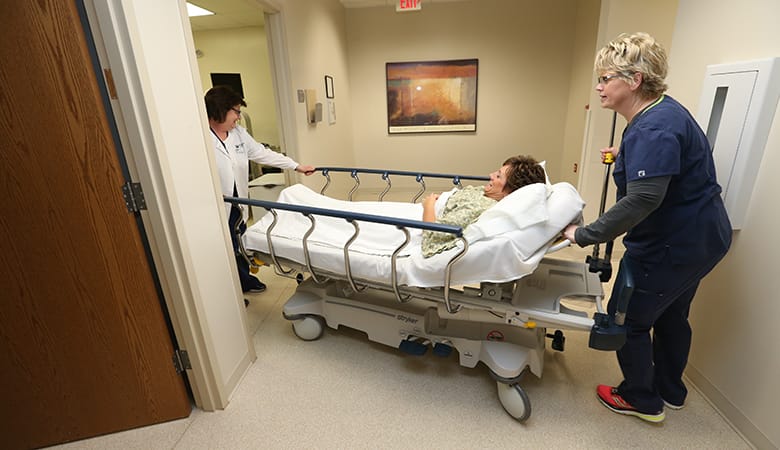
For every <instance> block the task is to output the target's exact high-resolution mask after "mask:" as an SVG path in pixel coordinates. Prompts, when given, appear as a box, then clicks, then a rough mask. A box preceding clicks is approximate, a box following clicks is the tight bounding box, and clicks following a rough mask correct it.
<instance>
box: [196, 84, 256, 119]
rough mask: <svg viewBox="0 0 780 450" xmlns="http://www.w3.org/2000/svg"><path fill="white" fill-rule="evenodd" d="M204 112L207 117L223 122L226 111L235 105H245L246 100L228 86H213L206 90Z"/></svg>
mask: <svg viewBox="0 0 780 450" xmlns="http://www.w3.org/2000/svg"><path fill="white" fill-rule="evenodd" d="M205 100H206V114H207V115H208V116H209V119H212V120H216V121H217V122H224V121H225V116H227V112H228V111H229V110H230V109H231V108H234V107H235V106H236V105H241V106H246V102H245V101H244V99H243V98H241V96H240V95H239V94H238V93H236V91H234V90H233V89H232V88H231V87H230V86H214V87H213V88H211V89H209V91H208V92H206V97H205Z"/></svg>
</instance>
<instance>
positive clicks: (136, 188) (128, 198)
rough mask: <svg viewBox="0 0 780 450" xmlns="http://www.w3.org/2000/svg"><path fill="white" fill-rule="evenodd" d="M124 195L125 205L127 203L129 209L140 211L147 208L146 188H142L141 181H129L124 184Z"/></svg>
mask: <svg viewBox="0 0 780 450" xmlns="http://www.w3.org/2000/svg"><path fill="white" fill-rule="evenodd" d="M122 196H123V197H124V198H125V205H127V210H128V211H130V212H138V211H140V210H142V209H146V199H145V198H144V190H143V189H142V188H141V183H133V182H132V181H128V182H127V183H125V184H123V185H122Z"/></svg>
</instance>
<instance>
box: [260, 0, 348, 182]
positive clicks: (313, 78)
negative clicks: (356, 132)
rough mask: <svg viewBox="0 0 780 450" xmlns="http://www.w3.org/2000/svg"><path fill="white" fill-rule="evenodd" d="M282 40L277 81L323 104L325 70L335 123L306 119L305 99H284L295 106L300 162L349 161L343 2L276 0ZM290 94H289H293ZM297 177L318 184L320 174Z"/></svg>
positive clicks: (325, 162)
mask: <svg viewBox="0 0 780 450" xmlns="http://www.w3.org/2000/svg"><path fill="white" fill-rule="evenodd" d="M276 3H278V4H279V5H280V11H281V12H280V13H281V14H282V16H283V19H282V25H283V27H284V31H283V32H284V36H285V40H286V44H287V50H288V57H289V61H288V63H289V69H290V79H289V80H287V82H288V83H289V84H283V85H282V86H280V87H281V88H282V89H289V90H291V91H292V92H293V94H294V93H295V91H297V90H298V89H316V91H317V99H318V101H319V102H322V103H323V107H324V106H325V104H326V102H325V75H330V76H332V77H333V82H334V88H335V89H334V92H335V98H334V99H333V100H334V102H335V105H336V123H335V124H332V125H331V124H328V121H327V115H324V119H323V121H322V122H319V123H317V124H316V125H310V124H308V123H307V122H306V110H305V104H303V103H297V102H295V103H294V104H293V105H290V106H291V107H292V108H293V110H294V112H295V115H294V117H295V123H294V124H293V125H294V127H295V129H296V131H295V133H296V138H297V149H295V150H296V151H295V152H294V153H293V155H294V156H295V157H296V158H297V160H298V162H300V163H302V164H312V165H315V166H323V165H329V166H353V165H354V164H355V161H354V158H353V155H352V138H351V134H352V126H353V124H352V112H351V107H350V106H351V105H350V97H351V92H350V90H349V89H348V86H349V84H350V81H349V73H348V70H347V36H346V25H345V22H344V7H343V6H342V5H341V3H339V1H338V0H317V1H310V0H278V1H277V2H276ZM293 97H295V95H293ZM298 179H299V180H301V181H303V182H304V183H305V184H307V185H310V186H313V187H317V188H319V187H321V185H322V177H321V176H319V175H317V176H314V177H301V176H300V175H298Z"/></svg>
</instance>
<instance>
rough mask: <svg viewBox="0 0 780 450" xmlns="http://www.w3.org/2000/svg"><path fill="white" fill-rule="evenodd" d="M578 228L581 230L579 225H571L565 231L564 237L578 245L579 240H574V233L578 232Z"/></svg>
mask: <svg viewBox="0 0 780 450" xmlns="http://www.w3.org/2000/svg"><path fill="white" fill-rule="evenodd" d="M577 228H579V225H574V224H571V225H569V226H567V227H566V229H565V230H563V237H565V238H566V239H568V240H569V242H571V243H572V244H576V243H577V240H576V239H575V238H574V232H575V231H577Z"/></svg>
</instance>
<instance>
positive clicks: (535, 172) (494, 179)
mask: <svg viewBox="0 0 780 450" xmlns="http://www.w3.org/2000/svg"><path fill="white" fill-rule="evenodd" d="M545 181H546V178H545V175H544V168H543V167H542V166H540V165H539V163H538V162H537V161H536V160H535V159H533V158H531V157H530V156H525V155H518V156H512V157H511V158H509V159H507V160H506V161H504V164H503V165H502V166H501V168H500V169H498V170H497V171H495V172H493V173H491V174H490V181H489V182H488V184H487V185H486V186H485V196H486V197H490V198H492V199H494V200H501V199H502V198H504V197H506V196H507V195H509V194H511V193H512V192H514V191H516V190H518V189H520V188H521V187H523V186H525V185H528V184H533V183H544V182H545Z"/></svg>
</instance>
